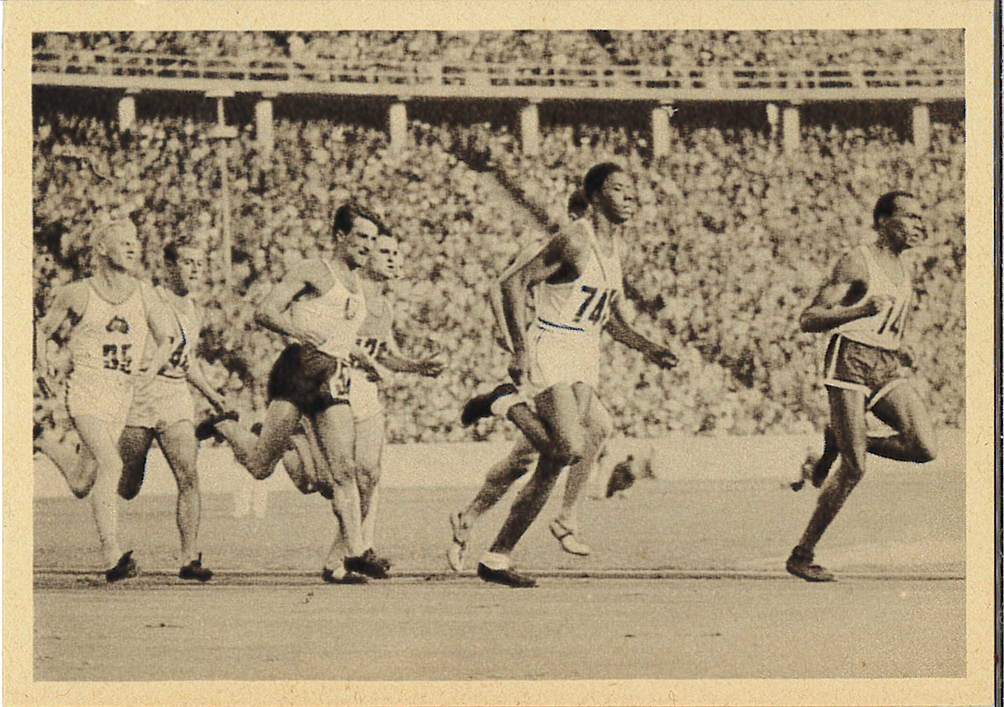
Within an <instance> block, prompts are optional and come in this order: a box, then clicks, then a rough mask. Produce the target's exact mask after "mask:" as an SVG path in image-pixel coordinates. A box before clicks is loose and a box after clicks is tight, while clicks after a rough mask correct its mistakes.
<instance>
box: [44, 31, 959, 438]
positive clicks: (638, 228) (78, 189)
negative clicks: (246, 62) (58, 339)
mask: <svg viewBox="0 0 1004 707" xmlns="http://www.w3.org/2000/svg"><path fill="white" fill-rule="evenodd" d="M190 34H195V35H199V34H200V33H190ZM377 34H380V33H377ZM441 34H444V33H430V36H432V35H437V36H438V35H441ZM487 34H490V35H491V34H495V33H487ZM498 34H513V35H518V34H519V33H498ZM545 34H548V33H545ZM550 34H555V35H560V34H561V33H550ZM629 34H632V35H638V37H637V39H636V41H635V42H634V43H632V44H631V45H630V46H638V47H641V46H643V45H644V40H645V37H646V36H647V34H648V33H629ZM678 34H680V35H694V37H698V36H710V35H711V34H712V33H678ZM719 34H722V35H723V37H721V38H719V39H718V40H717V43H716V44H715V46H716V47H718V50H719V51H721V52H726V51H730V50H729V47H730V43H729V42H728V40H727V37H725V35H727V34H728V33H719ZM772 34H778V35H784V33H783V32H782V33H772ZM816 34H819V35H825V34H827V33H825V32H820V33H816ZM213 36H214V35H213V34H212V33H205V34H204V37H203V38H204V39H205V41H206V42H208V44H206V46H207V47H215V48H211V49H207V51H224V49H223V47H221V46H217V45H214V44H212V42H211V41H210V40H211V39H212V37H213ZM239 36H240V37H250V39H248V40H244V39H240V40H238V41H252V42H263V41H264V40H266V39H276V38H274V37H272V35H269V34H264V33H258V34H250V35H239ZM95 37H96V40H95V41H106V42H112V43H114V42H122V43H123V44H128V43H130V42H135V41H138V39H139V36H138V35H131V36H129V37H121V36H119V35H110V34H106V35H101V36H100V37H97V36H95ZM71 39H72V41H77V42H81V41H83V40H81V39H80V36H79V35H76V36H74V37H73V38H71ZM71 39H67V41H71ZM147 39H149V41H152V42H153V45H151V47H159V46H160V44H161V43H162V42H169V41H170V40H169V39H167V38H165V37H155V38H154V37H150V38H147ZM147 39H144V40H143V41H144V42H147ZM288 40H289V37H288V36H286V37H284V38H283V41H284V42H287V43H288ZM193 41H194V40H193ZM330 41H333V42H334V41H336V39H331V40H330ZM368 41H377V40H376V39H370V40H368ZM424 41H425V40H424ZM427 41H430V42H431V41H433V39H428V40H427ZM435 41H437V42H440V43H441V38H436V39H435ZM695 41H696V40H695ZM701 41H703V40H701ZM771 41H772V43H776V42H777V41H779V40H778V38H772V40H771ZM309 43H310V42H308V43H307V44H309ZM281 44H282V42H279V41H278V39H276V46H280V45H281ZM699 45H700V42H697V43H696V44H694V45H693V46H695V47H696V46H699ZM129 46H130V48H136V47H132V46H131V45H129ZM139 46H145V44H141V45H139ZM437 46H438V45H437ZM597 46H599V45H597ZM625 46H627V45H625ZM681 46H684V45H683V44H682V39H681ZM751 46H755V45H747V44H745V43H743V44H742V47H741V52H748V51H751ZM820 46H822V44H820ZM841 46H842V49H841V51H844V50H849V48H852V45H851V44H847V45H841ZM887 46H888V45H887ZM918 46H925V45H924V44H923V43H922V42H921V43H919V45H918ZM231 50H233V51H239V52H241V53H242V54H243V52H244V50H243V49H234V48H232V49H231ZM186 51H189V49H186ZM228 51H230V50H228ZM284 51H285V49H284ZM365 51H366V52H370V50H369V49H366V50H365ZM409 51H410V50H409ZM736 51H740V48H739V47H737V48H736ZM777 51H783V48H781V49H777ZM608 122H609V121H608ZM614 123H615V124H614V125H610V124H603V123H592V122H574V121H573V122H571V123H570V124H562V123H560V122H550V123H548V122H546V121H543V120H542V124H541V149H540V154H539V155H536V156H533V157H527V156H525V155H523V154H522V152H521V150H520V147H519V140H518V138H517V137H516V135H514V134H513V133H512V132H511V131H510V129H509V128H508V127H506V126H505V125H499V124H496V123H491V122H485V123H482V122H462V121H461V122H458V121H451V120H448V119H445V118H444V119H443V120H442V122H436V121H434V120H429V119H422V118H415V117H413V118H412V119H411V120H410V122H409V125H408V130H409V134H410V138H411V143H412V146H411V147H410V149H408V150H405V151H402V152H396V151H392V150H390V149H389V145H388V138H387V136H386V133H385V131H384V130H383V129H380V128H379V127H372V126H368V125H366V124H365V123H361V122H359V123H355V122H350V121H344V120H331V119H327V118H324V117H316V116H309V117H300V118H297V117H289V116H277V119H276V121H275V147H274V150H273V152H272V153H271V154H270V155H268V156H267V157H266V156H264V155H260V154H258V152H257V143H256V140H255V134H254V126H253V123H247V124H240V125H238V127H239V131H238V135H237V138H236V139H234V140H233V141H232V142H231V143H230V144H229V148H226V149H228V157H227V165H228V169H229V176H230V181H229V187H230V195H231V212H232V235H233V251H232V252H233V275H232V279H231V283H230V285H229V286H228V285H227V284H226V283H224V282H223V279H222V272H223V269H222V258H221V257H220V252H221V244H222V218H221V211H220V204H221V180H220V172H219V162H218V154H219V150H221V149H225V148H224V143H222V142H221V141H213V140H211V138H210V135H209V133H210V128H211V127H212V123H210V122H202V121H200V120H199V119H197V118H193V117H192V116H191V115H172V114H171V113H170V111H162V112H160V113H158V114H156V115H149V114H148V115H144V114H143V112H142V111H140V115H139V119H138V121H137V123H136V125H135V126H134V127H133V128H132V130H131V131H128V132H120V131H119V130H118V129H117V126H116V124H115V121H114V120H113V119H111V118H108V117H101V116H97V117H95V116H94V115H84V114H78V113H76V112H74V111H73V110H70V109H68V108H67V107H66V105H64V104H56V103H52V104H49V103H46V102H42V103H39V102H38V101H36V106H35V131H34V152H33V159H34V161H33V166H34V179H33V187H34V201H33V208H34V218H35V234H34V236H35V248H36V250H35V257H34V296H35V307H36V316H38V315H39V314H41V313H42V312H43V311H44V309H45V307H46V303H47V300H48V298H49V297H50V295H51V292H52V288H53V286H55V285H60V284H64V283H67V282H69V281H71V280H72V279H74V278H76V277H80V276H82V275H84V274H86V273H87V269H88V245H89V238H90V234H91V233H92V232H93V231H94V230H95V229H99V228H100V227H101V223H102V220H103V219H105V218H107V216H108V214H109V213H111V212H113V211H122V212H126V213H128V214H129V215H130V216H131V218H132V219H133V220H134V222H135V223H136V224H137V226H138V228H139V233H140V237H141V240H142V241H143V243H144V244H145V250H144V255H143V269H142V274H143V275H144V276H148V277H149V278H151V279H152V280H153V281H154V282H157V281H158V280H159V278H160V277H161V276H162V274H163V273H164V265H163V256H162V249H163V244H164V243H165V242H166V241H167V240H168V239H172V238H178V237H183V238H186V239H189V240H191V241H193V242H194V243H196V244H197V245H199V246H200V247H202V248H203V249H204V250H205V252H206V253H207V258H208V260H209V265H210V267H209V268H207V271H206V272H207V275H206V276H207V280H206V282H205V290H204V292H203V293H202V294H201V298H202V302H203V305H204V306H205V308H206V311H207V320H206V323H207V330H206V332H205V334H204V345H203V351H202V353H203V355H204V356H205V357H206V359H207V360H208V361H209V362H210V364H211V365H210V366H209V369H210V372H211V378H212V380H213V382H214V384H215V385H218V386H220V387H221V388H223V389H224V390H225V393H226V396H227V398H228V400H229V401H230V403H231V404H232V405H233V406H234V407H235V408H237V409H238V410H239V411H240V412H241V414H242V419H246V420H247V421H248V422H249V423H250V422H253V421H255V420H257V419H260V418H261V416H262V414H263V411H264V404H265V401H264V388H265V383H266V381H267V376H268V371H269V369H270V367H271V366H272V364H273V362H274V361H275V358H276V357H277V356H278V354H279V352H280V351H281V350H282V348H283V347H284V345H285V342H284V341H282V340H281V339H280V338H279V337H277V336H274V335H272V334H270V333H268V332H266V331H264V330H263V329H262V328H261V327H259V326H258V325H257V324H255V323H254V321H253V313H254V310H255V307H256V305H257V304H258V303H259V302H260V301H261V300H262V298H263V297H264V295H265V294H266V292H267V291H268V290H269V289H270V287H271V286H272V285H273V284H274V283H275V282H277V281H278V280H279V279H280V278H281V277H282V276H283V275H284V273H285V272H286V271H287V269H288V268H289V266H290V265H291V264H292V263H294V262H296V261H297V260H299V259H302V258H305V257H314V256H317V255H320V254H323V253H325V252H328V250H329V249H330V245H331V241H330V224H331V219H332V215H333V213H334V211H335V209H337V207H338V206H339V205H341V204H343V203H345V201H347V200H348V199H349V198H356V199H358V200H359V201H361V202H363V203H365V204H367V205H369V206H371V207H372V208H373V209H374V210H375V211H377V212H378V213H379V214H380V215H381V217H382V218H383V219H384V220H385V222H386V223H387V225H388V226H389V227H390V228H391V229H392V230H393V231H394V233H395V234H396V235H397V236H398V237H399V238H400V240H401V241H402V244H403V250H404V252H405V262H406V265H407V272H406V278H405V279H404V280H401V281H397V282H395V283H393V284H392V285H391V292H392V296H393V298H394V301H395V302H396V305H395V306H396V311H397V320H398V321H397V325H398V330H399V332H400V344H401V345H402V347H403V349H404V350H405V352H406V353H409V354H411V355H414V356H419V355H427V354H429V353H430V352H433V351H440V352H441V356H442V357H443V359H444V360H445V361H446V363H447V366H446V370H445V372H444V373H443V375H442V376H441V377H440V378H439V379H435V380H431V379H425V378H418V377H414V376H406V375H396V376H394V377H392V378H390V379H389V380H388V381H387V382H386V383H385V392H386V401H387V407H388V434H389V438H390V439H391V440H392V441H395V442H411V441H460V440H470V439H497V438H500V437H503V436H512V435H513V434H514V431H513V428H512V426H511V425H508V424H507V423H504V422H500V421H497V420H489V421H485V422H482V423H479V425H478V426H477V427H476V428H474V429H468V430H465V429H463V428H461V426H460V424H459V420H458V418H459V411H460V409H461V407H462V405H463V404H464V402H465V401H466V400H467V399H468V398H470V397H471V396H472V395H474V394H475V393H479V392H484V391H485V390H487V389H490V388H491V387H493V386H494V385H496V384H497V383H498V382H501V381H503V380H504V379H505V378H506V364H507V362H508V358H507V356H506V355H505V354H504V353H503V352H502V351H501V350H500V349H499V348H498V346H497V345H496V343H495V335H494V323H493V319H492V315H491V311H490V308H489V306H488V304H487V300H486V296H487V293H488V289H489V286H490V285H491V283H492V282H493V280H494V279H495V278H496V276H497V275H498V274H499V273H500V272H501V271H502V270H503V269H504V268H505V267H506V265H507V264H508V263H509V261H510V259H511V258H512V257H513V256H514V255H515V254H516V252H517V251H518V250H519V248H520V247H522V245H524V244H525V243H526V242H528V240H529V239H533V238H536V237H538V236H539V235H540V234H541V233H542V232H543V231H544V230H545V226H544V225H542V224H541V223H540V222H539V221H536V220H534V219H533V218H532V217H530V216H529V214H530V213H531V212H536V213H538V214H545V215H546V221H547V223H549V224H550V225H552V226H553V225H556V224H560V223H562V222H563V220H565V219H567V216H566V215H565V214H564V210H565V205H566V204H567V202H568V199H569V197H570V196H571V195H572V193H573V192H574V191H575V189H576V188H577V187H578V186H579V180H580V179H581V176H582V175H583V174H584V172H585V171H586V170H587V169H588V168H589V167H590V166H591V165H593V164H595V163H596V162H599V161H602V160H610V159H612V160H615V161H618V162H620V163H621V164H623V165H624V166H625V167H627V168H628V169H629V170H630V172H631V173H632V174H633V175H634V177H635V179H636V183H637V187H638V194H639V198H640V205H641V208H640V210H639V213H638V215H637V217H636V218H635V220H634V222H633V223H632V224H631V226H630V228H629V232H628V234H627V239H626V240H627V246H628V247H627V248H626V249H625V250H626V256H625V263H624V269H625V273H626V280H627V283H628V285H629V287H628V291H627V296H628V299H629V300H630V302H631V304H632V305H633V309H634V310H635V313H636V315H637V319H636V322H635V325H636V328H638V329H639V330H640V331H642V332H643V333H645V334H646V335H648V336H650V337H652V338H655V339H657V340H665V341H667V342H669V343H670V344H671V345H672V346H673V347H674V348H675V350H676V351H677V353H678V355H679V357H680V359H681V363H680V366H679V367H678V368H677V369H676V370H673V371H659V370H657V369H656V368H654V367H653V366H651V365H649V364H647V363H645V362H644V361H643V360H642V358H641V356H640V355H638V354H637V353H636V352H634V351H631V350H629V349H626V348H624V347H623V346H621V345H619V344H616V343H614V342H612V341H611V340H609V338H607V337H604V343H603V356H604V359H605V360H604V366H605V367H604V368H603V369H602V370H604V371H606V374H604V375H603V382H602V384H601V390H600V394H601V396H602V398H603V400H604V402H605V403H606V404H607V406H608V407H609V408H610V410H611V411H612V412H613V414H614V416H615V419H616V420H617V423H618V425H619V426H620V429H621V431H622V432H623V433H624V434H627V435H631V436H640V437H648V436H656V435H660V434H665V433H666V432H669V431H674V432H685V433H692V434H698V433H701V434H737V435H745V434H759V433H801V432H808V431H810V430H812V429H814V428H819V427H820V426H821V425H822V424H823V423H825V421H826V415H827V413H826V398H825V394H824V392H823V389H822V388H821V386H820V385H819V378H820V376H819V358H820V356H821V347H822V346H823V344H824V341H823V337H821V336H819V335H806V334H802V333H800V332H799V330H798V317H799V314H800V312H801V310H802V309H803V308H804V307H806V306H807V305H808V303H809V301H810V299H811V298H812V297H813V296H814V295H815V292H816V290H817V288H818V287H819V285H820V284H821V282H822V281H823V278H825V277H826V276H827V275H828V273H829V270H830V268H832V266H833V264H834V263H835V261H836V259H837V258H838V257H839V256H840V254H841V253H843V252H844V251H846V250H848V249H850V248H852V247H855V246H856V245H857V244H859V243H861V242H863V241H864V240H865V239H868V238H869V237H871V231H870V223H871V209H872V206H873V205H874V201H875V199H876V198H877V197H878V196H879V195H881V194H882V193H884V192H886V191H889V190H891V189H906V190H909V191H911V192H913V193H914V194H915V195H916V196H917V197H918V199H919V200H920V202H921V204H922V205H923V207H924V208H925V209H926V218H927V223H928V230H929V234H930V239H929V243H928V245H927V246H926V247H924V248H922V249H918V250H917V251H916V252H915V253H913V254H912V256H911V257H912V258H913V259H914V262H915V264H916V292H917V296H916V297H915V301H914V309H913V312H912V315H911V319H910V321H909V322H908V325H907V330H906V342H907V345H908V346H909V347H910V349H911V350H912V353H913V358H914V360H915V363H916V368H917V371H918V380H920V381H921V387H922V390H923V394H924V396H925V398H926V400H927V401H928V404H929V406H930V412H931V416H932V418H933V420H934V421H935V422H936V424H939V425H953V426H957V425H962V424H964V422H965V420H964V414H965V411H964V407H965V405H964V402H965V334H966V321H965V316H966V308H965V304H966V299H965V193H964V185H965V163H964V156H965V130H964V125H963V123H962V122H961V121H959V120H954V121H947V122H943V121H935V122H934V123H933V124H932V136H931V142H932V145H931V149H930V151H929V152H928V153H926V154H917V153H916V151H915V150H914V148H913V146H912V145H911V144H910V143H909V142H907V141H905V140H904V139H903V137H902V135H900V133H899V132H897V131H896V130H894V129H893V128H892V127H889V126H888V125H887V124H883V123H882V122H877V123H875V124H871V125H865V126H864V127H860V126H848V125H841V126H837V125H833V126H831V125H829V124H827V123H825V122H816V123H812V122H807V123H806V124H805V125H804V126H803V144H802V148H801V150H800V151H798V152H795V153H790V152H786V151H785V150H783V149H781V147H780V144H779V142H780V141H779V139H778V136H777V135H776V134H774V133H772V132H771V130H769V129H763V128H756V127H742V126H738V127H735V128H729V127H721V126H720V125H700V124H694V123H693V122H691V123H690V124H687V125H684V126H676V127H674V129H673V143H672V149H671V150H670V154H669V155H668V156H667V157H662V158H653V157H652V156H651V151H650V149H649V148H648V138H647V135H646V133H645V132H644V131H643V130H641V129H639V130H635V129H633V128H632V127H631V125H637V121H635V123H633V124H632V123H631V122H630V121H626V125H627V127H625V126H624V125H617V124H616V121H614ZM642 124H643V123H642ZM95 166H96V168H95ZM95 169H97V171H98V172H100V173H102V174H107V177H108V178H102V177H100V176H98V175H97V174H96V173H95ZM53 363H54V365H56V366H57V367H58V368H60V370H61V371H63V372H64V373H65V369H66V365H67V361H66V360H65V358H63V359H54V361H53ZM61 406H62V403H61V402H60V401H57V400H44V399H43V398H42V397H41V396H39V395H36V416H43V415H47V414H50V413H51V414H53V415H54V416H55V417H57V418H58V417H60V416H65V411H63V410H62V407H61Z"/></svg>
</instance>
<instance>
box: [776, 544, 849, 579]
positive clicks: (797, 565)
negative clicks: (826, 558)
mask: <svg viewBox="0 0 1004 707" xmlns="http://www.w3.org/2000/svg"><path fill="white" fill-rule="evenodd" d="M812 560H813V555H812V553H811V552H809V551H808V550H803V549H802V548H800V547H796V548H795V549H794V550H792V551H791V556H790V557H789V558H788V562H787V563H786V564H785V569H787V570H788V572H789V573H791V574H793V575H795V576H796V577H801V578H802V579H804V580H805V581H806V582H832V581H834V580H835V579H836V578H835V577H834V576H833V573H831V572H830V571H829V570H828V569H826V568H825V567H821V566H819V565H816V564H813V562H812Z"/></svg>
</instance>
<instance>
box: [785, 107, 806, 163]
mask: <svg viewBox="0 0 1004 707" xmlns="http://www.w3.org/2000/svg"><path fill="white" fill-rule="evenodd" d="M781 130H782V133H783V135H784V149H785V151H788V152H791V151H794V150H797V149H798V146H799V143H800V142H801V141H802V112H801V109H800V108H799V107H798V104H791V105H789V106H785V109H784V117H783V118H782V120H781Z"/></svg>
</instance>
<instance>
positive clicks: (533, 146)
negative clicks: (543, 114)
mask: <svg viewBox="0 0 1004 707" xmlns="http://www.w3.org/2000/svg"><path fill="white" fill-rule="evenodd" d="M519 137H520V142H521V143H522V145H523V154H524V155H536V154H537V153H538V152H539V151H540V112H539V111H538V110H537V104H536V103H528V104H527V105H525V106H523V107H522V108H521V109H520V111H519Z"/></svg>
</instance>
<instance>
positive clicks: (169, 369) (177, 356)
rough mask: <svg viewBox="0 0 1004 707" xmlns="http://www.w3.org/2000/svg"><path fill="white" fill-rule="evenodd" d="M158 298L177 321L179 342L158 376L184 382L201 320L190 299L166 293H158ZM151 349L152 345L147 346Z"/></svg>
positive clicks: (196, 342) (193, 352) (196, 341)
mask: <svg viewBox="0 0 1004 707" xmlns="http://www.w3.org/2000/svg"><path fill="white" fill-rule="evenodd" d="M157 294H159V295H160V298H161V299H162V300H163V301H164V303H165V304H167V306H168V307H169V308H170V309H171V311H172V312H173V313H174V316H175V318H176V319H177V320H178V328H179V330H180V333H181V340H180V341H178V342H176V345H175V347H174V350H173V351H172V352H171V358H170V359H169V360H168V362H167V363H166V364H165V365H164V367H163V368H161V369H160V371H159V372H158V375H160V376H161V377H163V378H168V379H170V380H185V378H186V375H187V373H188V367H189V366H190V365H191V359H192V358H193V357H194V356H195V347H196V345H197V344H198V340H199V330H200V329H201V328H202V318H201V317H200V316H199V311H198V309H197V308H196V306H195V303H194V302H193V301H192V300H191V299H190V298H187V297H186V298H179V297H177V296H175V295H174V294H172V293H170V292H167V291H158V293H157ZM147 348H148V349H152V348H153V345H152V344H147Z"/></svg>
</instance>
